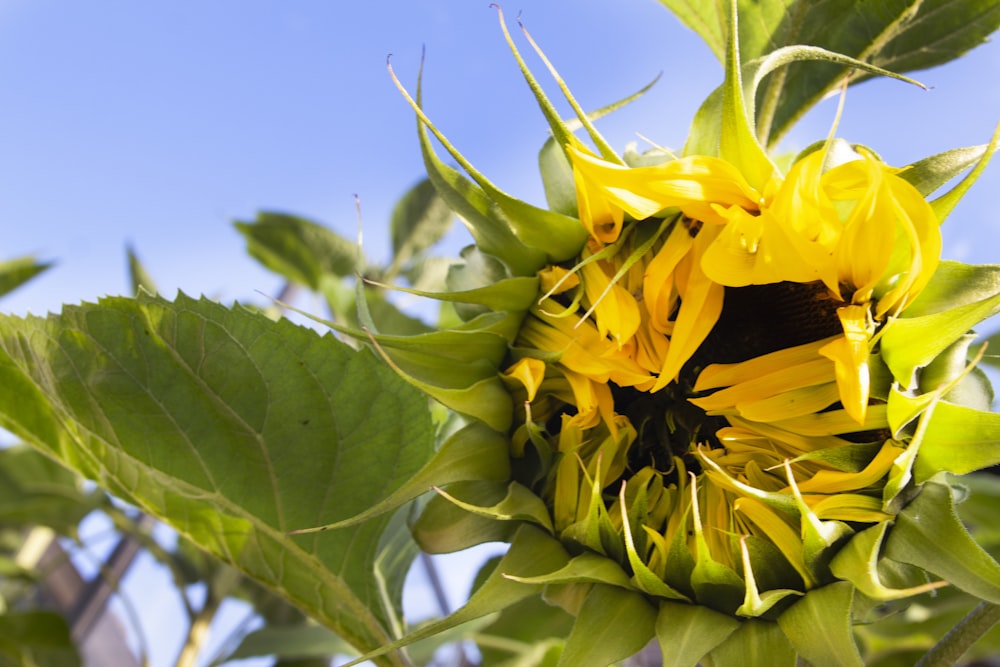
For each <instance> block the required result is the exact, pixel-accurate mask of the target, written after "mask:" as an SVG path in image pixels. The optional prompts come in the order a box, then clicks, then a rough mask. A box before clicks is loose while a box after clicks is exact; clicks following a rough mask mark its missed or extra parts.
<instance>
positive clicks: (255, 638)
mask: <svg viewBox="0 0 1000 667" xmlns="http://www.w3.org/2000/svg"><path fill="white" fill-rule="evenodd" d="M356 653H357V651H356V650H355V649H354V647H352V646H351V645H350V644H348V643H347V642H345V641H344V640H343V639H341V638H340V637H338V636H337V635H335V634H334V633H333V632H331V631H330V630H329V628H324V627H322V626H319V625H285V626H280V625H279V626H267V627H264V628H261V629H260V630H254V631H253V632H251V633H250V634H248V635H247V636H245V637H244V638H243V640H242V641H241V642H240V644H239V646H237V647H236V649H235V650H234V651H233V652H232V653H230V654H229V655H227V656H226V657H225V658H224V659H222V660H220V661H218V662H216V663H215V664H221V663H224V662H229V661H230V660H243V659H246V658H256V657H263V656H274V657H275V658H279V659H293V660H294V659H303V658H317V657H325V656H332V655H337V654H340V655H355V654H356Z"/></svg>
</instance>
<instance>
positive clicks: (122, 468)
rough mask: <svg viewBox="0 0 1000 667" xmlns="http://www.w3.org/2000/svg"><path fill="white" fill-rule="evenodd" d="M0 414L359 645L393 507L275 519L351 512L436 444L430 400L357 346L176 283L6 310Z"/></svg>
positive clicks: (370, 631) (372, 500)
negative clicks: (52, 311)
mask: <svg viewBox="0 0 1000 667" xmlns="http://www.w3.org/2000/svg"><path fill="white" fill-rule="evenodd" d="M387 416H391V418H387ZM0 424H2V425H3V426H4V427H6V428H8V429H9V430H11V431H13V432H15V433H16V434H18V435H20V436H21V437H22V438H24V439H25V440H26V441H28V442H30V443H31V444H33V445H35V446H36V447H38V448H39V449H41V450H43V451H44V452H45V453H46V454H48V455H49V456H53V457H55V458H57V459H59V460H60V461H62V462H63V463H65V464H66V465H68V466H70V467H71V468H73V469H75V470H77V471H78V472H80V473H81V474H83V475H84V476H87V477H90V478H92V479H95V480H98V481H99V482H100V483H101V485H102V486H105V487H106V488H108V490H110V491H111V492H112V493H114V494H116V495H118V496H120V497H123V498H125V499H126V500H129V501H131V502H133V503H134V504H136V505H138V506H139V507H140V508H141V509H143V510H144V511H146V512H147V513H150V514H152V515H154V516H156V517H158V518H160V519H161V520H163V521H165V522H166V523H168V524H170V525H172V526H173V527H174V528H176V529H177V530H178V531H179V532H180V533H181V534H183V535H185V536H186V537H188V538H189V539H191V540H192V541H193V542H195V543H196V544H198V545H199V546H201V547H202V548H204V549H206V550H208V551H209V552H211V553H213V554H215V555H216V556H218V557H220V558H222V559H224V560H226V561H228V562H230V563H232V564H234V565H235V566H236V567H237V568H239V569H240V570H242V571H244V572H245V573H247V574H249V575H250V576H252V577H253V578H255V579H257V580H258V581H259V582H261V583H262V584H264V585H265V586H268V587H271V588H273V589H276V590H279V591H281V592H282V594H284V595H285V596H286V597H287V598H288V599H289V600H291V601H292V602H294V603H295V604H296V605H298V606H299V607H301V608H302V609H304V610H306V611H307V612H308V613H309V614H310V615H312V616H313V617H315V618H316V619H318V620H319V621H321V622H322V623H324V624H326V625H328V626H329V627H331V628H332V629H333V630H334V631H335V632H337V633H338V634H340V635H341V636H342V637H344V638H345V639H348V640H349V641H350V642H351V643H352V644H354V645H356V646H357V647H359V648H360V649H362V650H365V649H369V648H371V647H374V646H378V645H381V644H383V643H385V642H386V641H388V640H389V639H390V638H391V635H390V633H389V630H388V628H387V621H388V619H387V618H386V617H385V615H384V614H382V613H381V610H380V608H379V602H380V593H379V590H378V587H377V585H376V582H375V581H374V577H373V572H372V567H373V558H374V557H375V555H376V553H377V551H376V549H377V547H378V544H379V539H380V535H381V533H382V530H383V528H384V526H385V525H386V523H387V522H388V521H389V517H388V516H386V517H380V518H379V519H375V520H372V521H369V522H366V523H365V524H363V525H360V526H356V527H351V528H347V529H344V530H343V531H339V532H337V533H331V534H329V535H318V536H301V537H291V536H289V535H288V534H287V533H288V531H289V530H291V529H293V528H300V527H304V526H316V525H324V524H328V523H333V522H335V521H338V520H341V519H344V518H346V517H350V516H353V515H355V514H358V513H360V512H361V511H363V510H364V509H366V508H368V507H370V506H372V505H374V504H376V503H378V502H379V501H380V500H382V499H383V498H385V497H387V496H389V495H391V494H392V493H393V492H394V491H395V490H396V489H397V488H398V487H400V486H401V485H402V484H403V483H404V482H405V481H406V480H407V479H409V478H410V476H412V475H413V473H414V472H416V471H417V470H418V469H419V468H420V467H421V466H422V465H423V464H424V462H425V461H426V460H427V459H428V458H430V456H431V454H432V449H433V428H432V424H431V421H430V416H429V413H428V409H427V403H426V399H425V398H424V397H423V396H421V395H420V394H419V393H418V392H416V391H415V390H413V389H412V388H410V387H408V386H407V385H406V384H405V383H404V382H403V381H402V380H400V379H399V378H398V377H397V376H396V375H395V374H393V373H392V372H391V371H390V370H389V369H387V368H385V366H384V365H383V364H381V363H380V362H379V361H378V360H377V359H376V358H374V357H373V356H372V355H371V353H370V352H356V351H354V350H352V349H351V348H349V347H347V346H345V345H343V344H342V343H340V342H338V341H336V340H335V339H333V338H332V337H331V336H326V337H322V338H321V337H320V336H318V335H317V334H316V333H315V332H314V331H312V330H310V329H306V328H302V327H297V326H295V325H293V324H291V323H290V322H287V321H285V320H282V321H278V322H272V321H271V320H268V319H267V318H265V317H263V316H262V315H258V314H255V313H252V312H248V311H246V310H244V309H242V308H240V307H236V308H234V309H231V310H230V309H226V308H224V307H223V306H220V305H218V304H215V303H211V302H208V301H204V300H202V301H194V300H192V299H190V298H188V297H184V296H181V297H180V298H178V300H177V301H176V302H168V301H165V300H163V299H160V298H157V297H153V296H148V295H143V296H140V297H139V298H138V299H125V298H109V299H105V300H102V301H101V302H100V303H99V304H97V305H91V304H87V305H82V306H78V307H66V308H65V309H64V311H63V313H62V314H61V315H59V316H50V317H49V318H48V319H41V318H36V317H30V318H26V319H20V318H15V317H2V318H0Z"/></svg>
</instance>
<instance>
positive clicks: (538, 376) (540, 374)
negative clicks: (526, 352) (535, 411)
mask: <svg viewBox="0 0 1000 667" xmlns="http://www.w3.org/2000/svg"><path fill="white" fill-rule="evenodd" d="M504 375H506V376H507V377H511V378H514V379H516V380H520V381H521V384H523V385H524V388H525V389H527V390H528V402H529V403H530V402H531V401H534V400H535V394H536V393H537V392H538V387H539V386H541V384H542V380H543V379H545V362H544V361H542V360H541V359H534V358H532V357H524V358H522V359H518V360H517V361H516V362H514V365H513V366H511V367H510V368H508V369H507V370H506V371H505V372H504Z"/></svg>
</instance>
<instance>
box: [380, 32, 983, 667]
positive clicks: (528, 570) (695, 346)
mask: <svg viewBox="0 0 1000 667" xmlns="http://www.w3.org/2000/svg"><path fill="white" fill-rule="evenodd" d="M731 21H732V24H731V26H730V31H729V34H730V35H736V34H738V31H737V30H736V16H735V13H733V16H732V18H731ZM504 30H505V34H506V28H504ZM507 39H508V42H510V44H511V48H512V50H513V51H514V54H515V56H516V57H517V60H518V63H519V64H520V65H521V68H522V71H523V72H524V74H525V77H526V78H527V80H528V82H529V84H530V85H531V87H532V90H533V91H535V92H536V96H537V98H538V101H539V104H540V106H541V108H542V111H543V113H544V114H545V115H546V117H547V119H548V120H549V121H550V124H551V129H552V135H553V136H552V139H550V141H549V142H548V143H547V145H546V147H545V149H544V151H543V160H542V163H543V165H544V169H545V173H544V176H545V178H546V184H547V185H552V184H553V183H559V184H561V185H562V186H564V187H565V186H570V187H571V188H572V190H573V191H574V192H575V201H572V200H567V199H566V198H561V199H559V198H553V206H552V208H550V209H541V208H537V207H534V206H531V205H529V204H526V203H524V202H521V201H519V200H517V199H515V198H513V197H511V196H509V195H507V194H506V193H504V192H503V191H501V190H500V189H499V188H497V187H496V186H495V185H493V184H492V183H491V182H490V181H489V180H488V179H486V178H485V177H484V176H483V175H482V174H480V173H479V172H478V171H476V170H475V169H474V167H473V166H472V165H471V164H469V163H468V162H467V161H466V160H465V159H464V158H463V157H462V155H461V154H460V153H459V152H458V151H457V150H456V149H454V148H453V147H452V146H451V145H450V144H449V143H448V142H447V140H446V138H445V137H444V136H443V135H442V134H441V133H440V132H439V131H438V130H437V129H436V128H435V127H434V126H433V125H432V124H431V122H430V121H429V119H427V118H426V116H424V115H423V112H422V111H421V110H420V106H419V95H418V99H417V100H416V101H413V100H411V102H412V103H413V106H414V109H415V110H416V111H417V113H418V116H419V118H420V121H421V129H420V133H421V145H422V148H423V151H424V157H425V161H426V165H427V168H428V172H429V175H430V178H431V180H432V182H433V183H434V184H435V186H436V187H437V189H438V191H439V192H440V193H441V195H442V196H443V197H444V198H445V199H446V200H447V201H448V203H449V204H450V205H451V206H452V207H453V208H454V210H455V211H456V212H457V213H458V214H459V215H460V216H461V217H462V219H463V220H464V221H465V222H466V224H467V225H468V226H469V228H470V230H471V231H472V233H473V236H474V237H475V239H476V246H475V247H474V248H470V249H469V250H468V251H467V252H466V254H465V258H466V264H465V266H464V268H461V269H458V270H456V271H455V273H454V275H453V279H454V280H453V285H454V286H455V291H454V292H449V293H447V294H442V295H436V296H437V298H441V299H445V300H448V301H452V302H456V303H457V304H460V307H459V309H458V310H459V312H460V314H462V315H463V317H464V321H463V323H462V324H460V325H458V326H456V327H454V328H452V329H450V330H446V331H439V332H436V333H434V334H427V335H425V337H424V339H423V340H422V341H418V342H414V340H403V339H396V338H392V337H379V336H375V340H376V343H377V345H378V347H379V350H380V351H381V352H382V353H383V354H384V355H385V357H386V358H387V359H388V360H389V361H390V363H392V364H393V365H394V366H395V367H396V368H397V369H398V370H399V371H400V372H401V373H402V374H403V375H404V377H407V378H409V379H410V380H411V381H412V382H414V383H415V384H417V385H418V386H420V387H421V388H423V389H424V390H425V391H427V393H428V394H430V395H431V396H433V397H434V398H436V399H437V400H438V401H440V402H441V403H443V404H444V405H446V406H448V407H450V408H452V409H454V410H455V411H457V412H458V413H459V414H461V415H464V418H465V420H466V423H465V426H464V427H462V428H460V429H458V430H457V431H456V432H455V433H454V434H453V435H452V436H451V437H450V438H448V439H446V441H445V442H444V445H443V447H442V449H441V451H440V452H439V454H438V457H437V458H436V459H435V461H434V462H432V464H431V466H430V467H429V468H428V473H427V474H426V475H424V476H422V477H420V478H419V479H418V480H417V481H415V482H414V483H413V484H412V485H411V487H410V488H409V490H408V491H407V492H406V494H409V495H410V496H412V495H414V493H415V492H416V491H415V490H416V489H417V488H418V487H419V486H420V484H423V483H427V482H431V483H433V484H435V485H436V486H437V487H440V488H439V489H438V490H439V494H438V495H437V496H436V497H435V498H433V499H432V500H431V501H430V502H429V503H428V504H427V505H426V507H425V508H424V510H423V513H422V515H421V517H420V518H419V519H418V520H417V521H416V523H415V526H414V530H415V535H416V537H417V539H418V541H419V542H420V543H421V545H422V546H423V547H424V548H425V549H427V550H428V551H432V552H433V551H449V550H455V549H460V548H464V547H467V546H470V545H472V544H476V543H479V542H484V541H490V540H497V539H502V540H508V541H510V542H511V547H510V551H509V552H508V554H507V556H506V557H505V558H504V559H503V561H501V563H500V564H499V565H498V567H497V569H496V571H495V572H494V574H493V575H492V576H491V577H489V578H488V579H487V580H486V582H485V583H484V584H483V586H482V588H481V589H480V590H479V592H477V593H476V594H474V595H473V596H472V598H471V599H470V601H469V604H468V605H467V606H466V607H465V608H463V609H462V610H460V611H458V612H456V614H455V615H453V617H451V618H449V619H446V620H445V621H442V622H441V623H439V624H437V625H435V626H431V627H430V628H426V629H424V630H423V631H421V632H420V633H418V634H417V635H415V636H414V637H411V638H409V639H407V640H403V641H401V642H398V643H397V644H396V645H401V644H403V643H405V641H409V640H412V639H415V638H419V636H424V635H426V634H429V633H431V632H434V631H438V630H440V629H442V628H443V627H445V626H449V625H455V624H457V623H459V622H462V621H465V620H468V619H471V618H475V617H478V616H482V615H483V614H485V613H488V612H490V611H495V610H498V609H501V608H504V607H506V606H509V605H511V604H514V603H516V602H519V601H520V600H523V599H525V598H526V597H528V596H531V595H534V594H536V593H537V592H538V591H539V590H541V591H542V592H543V594H544V595H545V597H546V599H547V600H549V601H550V602H551V603H553V604H557V605H559V606H561V607H563V608H564V609H565V610H567V611H569V612H570V613H571V614H572V615H573V616H574V617H575V619H576V620H575V625H574V628H573V630H572V632H571V633H570V636H569V638H568V640H567V642H566V644H565V647H564V648H563V649H562V662H560V664H605V663H610V662H614V661H617V660H621V659H623V658H625V657H627V656H629V655H631V654H632V653H635V652H636V651H638V650H640V649H641V648H643V646H645V645H646V644H647V643H648V642H649V641H651V640H652V639H653V638H655V639H656V640H657V641H658V642H659V645H660V648H661V650H662V653H663V655H664V664H670V665H682V664H689V665H694V664H696V663H698V662H699V661H701V660H708V661H709V662H710V664H713V665H742V664H765V662H759V663H754V662H753V656H762V655H764V654H765V653H764V652H766V655H767V661H766V664H795V660H796V656H800V657H802V658H804V659H806V660H808V661H809V662H810V663H813V664H817V665H823V664H830V665H844V664H857V665H860V664H862V658H861V654H860V653H859V649H858V647H857V645H856V643H855V639H854V634H853V627H854V624H855V623H864V622H868V621H871V620H873V619H875V618H877V617H878V616H879V615H880V614H882V613H884V610H885V606H884V605H885V603H889V602H891V601H895V600H901V599H905V598H910V597H913V596H916V595H919V594H923V593H927V592H929V591H933V590H934V589H937V588H939V587H941V586H945V585H949V584H951V585H954V586H956V587H959V588H960V589H962V590H964V591H966V592H968V593H971V594H973V595H975V596H977V597H979V598H981V599H983V600H987V601H990V602H993V603H997V604H1000V566H998V565H997V564H996V563H995V562H994V561H993V560H992V559H990V558H989V557H988V556H986V555H985V552H983V551H982V550H981V549H980V548H979V547H978V545H976V544H975V542H974V541H973V540H972V539H971V538H970V537H969V535H968V533H967V532H966V531H965V530H964V528H963V527H962V526H961V524H960V523H959V522H958V520H957V518H956V516H955V514H954V511H953V506H954V502H955V497H956V495H960V493H959V492H957V491H955V489H956V488H958V485H957V482H955V481H954V478H953V477H952V475H960V474H964V473H967V472H971V471H974V470H979V469H982V468H986V467H989V466H992V465H996V464H998V463H1000V419H998V418H997V415H995V414H994V413H991V412H989V400H988V399H984V396H986V395H987V394H986V392H985V391H983V388H984V387H985V386H986V383H985V381H984V379H983V376H982V374H981V373H980V372H979V371H978V369H976V368H975V356H976V354H977V353H978V354H981V347H977V346H975V345H974V344H973V342H972V341H973V338H974V337H972V336H970V335H969V332H970V330H971V329H972V327H974V326H975V325H977V324H978V323H979V322H981V321H982V320H983V319H985V318H986V317H989V316H990V315H992V314H994V313H996V312H997V311H998V310H1000V281H998V280H997V277H996V274H997V271H996V269H995V268H993V267H971V266H965V265H962V264H958V263H954V262H945V261H942V260H941V259H940V255H941V232H940V224H941V222H942V221H943V220H944V218H945V217H946V216H947V214H948V213H949V212H950V210H951V208H952V207H953V206H954V203H955V201H956V200H957V197H958V196H959V195H960V194H961V192H964V190H965V189H966V188H967V187H968V185H969V184H970V183H971V181H972V180H974V178H975V176H976V175H978V173H979V171H981V169H982V167H983V166H985V162H986V160H987V159H988V156H989V155H990V154H991V152H992V151H993V149H994V148H995V147H996V142H997V139H996V138H994V142H993V143H992V144H991V145H990V146H988V147H982V148H981V149H980V150H979V152H978V155H979V156H981V157H980V158H979V164H978V166H976V168H975V169H974V170H973V172H972V173H971V174H970V175H969V176H967V177H966V180H965V181H963V182H962V183H961V184H960V185H959V186H957V187H956V188H955V189H954V190H953V191H952V192H950V193H948V194H946V195H944V196H942V197H939V198H936V199H930V198H929V197H930V195H931V193H932V192H933V191H934V190H935V189H937V188H938V187H939V186H940V185H942V184H943V183H944V182H946V181H947V180H949V179H950V178H951V177H953V176H954V175H956V174H957V173H958V172H960V171H962V170H964V168H965V167H966V163H963V164H961V165H959V166H955V167H954V168H947V167H941V165H944V164H954V161H953V160H952V161H950V162H949V160H948V157H949V154H944V155H942V156H939V158H938V159H937V160H936V161H935V159H930V160H925V161H922V162H921V163H919V164H917V165H914V166H910V167H903V168H897V167H893V166H890V165H888V164H886V163H884V162H883V161H882V160H881V159H880V158H879V157H878V156H877V154H876V153H875V152H874V151H872V150H870V149H868V148H866V147H863V146H855V145H851V144H849V143H847V142H845V141H843V140H840V139H834V138H832V137H831V138H829V139H827V140H826V141H823V142H820V143H818V144H817V145H815V146H813V147H812V148H810V149H809V150H807V151H805V152H804V153H803V154H801V155H799V156H797V157H796V158H795V159H794V160H793V161H792V162H791V165H790V167H788V168H787V169H786V170H781V169H779V168H778V167H777V166H776V163H775V161H773V160H772V159H771V157H770V156H769V155H768V154H767V153H766V152H765V150H764V149H763V148H762V147H761V145H760V144H759V143H758V141H757V140H756V138H755V136H754V132H753V127H752V124H753V123H752V118H753V113H752V110H749V109H748V107H747V102H746V99H745V98H744V93H745V89H744V83H743V81H742V76H741V70H740V68H739V67H738V63H739V62H740V61H739V55H738V45H737V44H736V43H735V38H733V39H732V40H731V41H730V44H729V54H728V57H727V67H726V82H725V83H724V85H723V86H722V89H721V91H719V93H718V94H716V95H714V96H713V98H710V101H709V102H708V103H706V104H707V105H708V106H707V107H706V108H707V109H709V110H711V109H713V108H714V109H715V111H716V113H714V114H709V113H706V114H699V122H697V123H696V124H695V126H694V128H693V129H692V132H694V133H699V132H702V133H704V134H706V135H713V133H714V135H717V136H718V138H719V141H718V142H717V144H715V145H717V150H716V151H715V152H714V153H712V154H707V153H706V152H701V153H691V154H685V155H681V156H676V155H673V154H671V153H669V152H667V151H663V150H659V149H656V150H652V151H650V152H649V153H647V154H645V155H643V156H636V155H634V154H629V155H626V156H624V157H623V156H619V155H617V154H616V153H614V151H612V150H611V149H610V147H609V146H608V144H607V142H606V141H605V140H604V139H603V137H601V136H600V134H599V133H597V131H596V129H594V127H593V125H592V123H591V119H590V118H589V117H588V116H587V115H586V114H583V113H582V112H581V111H579V107H578V106H577V105H576V103H575V100H573V98H572V97H571V96H570V95H569V93H568V92H567V93H566V95H567V99H568V100H569V102H570V104H571V105H572V106H573V107H574V109H577V111H578V114H579V117H578V119H577V120H576V121H575V123H576V124H577V125H578V126H582V127H583V128H585V129H586V131H587V133H588V135H589V137H590V139H591V145H592V146H593V148H591V147H588V145H587V144H586V143H585V142H584V141H583V140H582V139H580V138H579V137H577V136H576V135H575V134H573V132H571V129H570V127H569V126H568V125H567V124H566V123H564V122H563V121H561V120H560V119H559V118H558V116H557V114H556V113H555V111H554V109H553V107H552V105H551V103H550V102H549V101H548V99H547V98H546V97H545V96H544V94H542V93H541V92H540V90H541V88H540V87H539V86H538V84H537V82H536V81H535V79H534V77H533V76H532V75H531V73H530V72H529V71H528V70H527V67H526V66H525V65H524V63H523V61H522V60H521V58H520V55H519V54H518V52H517V50H516V47H514V45H513V42H511V40H510V37H509V35H508V36H507ZM789 53H790V56H789V59H790V60H796V59H799V60H806V59H810V58H813V57H815V53H816V51H815V50H814V49H813V50H803V51H801V52H797V51H794V50H792V51H790V52H789ZM543 59H544V56H543ZM546 63H548V61H547V60H546ZM852 65H853V66H855V67H857V68H860V69H864V70H866V71H867V72H869V73H875V74H889V73H888V72H884V71H882V70H879V69H878V68H875V67H872V66H870V65H865V64H864V63H860V62H856V61H854V62H852ZM557 79H558V77H557ZM559 83H560V85H561V86H562V82H561V81H559ZM562 87H563V90H564V92H565V87H564V86H562ZM752 92H753V90H752V87H751V89H750V90H749V92H747V93H746V97H747V98H748V99H752V94H751V93H752ZM404 93H405V91H404ZM713 100H714V102H713ZM713 104H714V105H715V106H714V107H713V106H712V105H713ZM706 119H709V120H706ZM428 130H430V131H431V132H433V133H434V134H435V135H436V137H437V138H438V139H439V140H440V141H441V142H442V144H443V145H444V146H445V148H446V149H447V150H448V151H449V152H450V153H451V155H452V156H453V157H454V158H455V159H456V160H457V161H458V162H459V164H460V165H461V166H462V167H463V169H464V170H465V172H466V173H467V174H468V176H469V177H471V180H470V178H467V177H466V176H465V175H462V174H461V173H460V172H458V171H457V170H455V169H453V168H451V167H449V166H447V165H446V164H444V163H443V162H442V161H441V160H440V159H439V158H438V157H437V156H436V154H435V153H434V150H433V148H432V145H431V141H430V137H429V136H428V134H427V132H428ZM689 145H690V146H704V145H712V142H710V141H708V142H706V141H702V140H698V141H692V142H689ZM928 165H935V167H936V168H933V169H932V168H931V167H930V166H928ZM444 357H447V359H448V361H447V363H443V362H442V361H441V359H442V358H444ZM406 494H402V495H406ZM399 500H400V498H399V497H397V498H395V499H394V501H393V502H398V501H399ZM609 610H614V611H613V612H610V611H609ZM396 645H393V646H396ZM391 648H392V646H390V647H387V650H388V649H391ZM582 657H585V658H586V660H585V661H584V662H580V661H579V659H580V658H582ZM760 660H764V658H760Z"/></svg>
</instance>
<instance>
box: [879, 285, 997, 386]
mask: <svg viewBox="0 0 1000 667" xmlns="http://www.w3.org/2000/svg"><path fill="white" fill-rule="evenodd" d="M998 312H1000V293H998V294H995V295H994V296H991V297H989V298H986V299H983V300H981V301H976V302H973V303H969V304H966V305H961V306H956V307H954V308H951V309H949V310H946V311H942V312H939V313H933V314H931V315H921V316H919V317H901V318H899V319H896V320H892V321H891V322H889V323H888V324H887V325H886V326H885V327H884V329H883V331H884V334H883V335H882V358H883V359H884V360H885V363H886V365H887V366H888V367H889V369H890V370H891V371H892V374H893V376H894V377H895V378H896V379H897V380H898V381H899V382H901V383H902V384H903V385H904V386H908V385H909V384H910V382H911V381H912V379H913V374H914V372H915V371H916V370H917V369H918V368H921V367H923V366H927V365H928V364H930V363H931V361H933V360H934V358H935V357H937V356H938V355H939V354H941V353H942V352H944V351H945V349H947V348H948V347H949V346H950V345H951V344H952V343H954V342H955V341H956V340H958V339H959V338H961V337H962V336H963V335H965V334H966V332H968V331H969V330H970V329H972V327H974V326H975V325H977V324H979V323H980V322H982V321H983V320H985V319H986V318H988V317H991V316H993V315H995V314H997V313H998Z"/></svg>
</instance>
